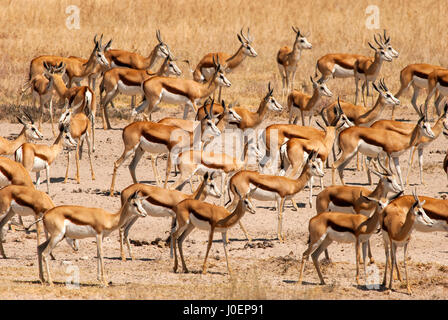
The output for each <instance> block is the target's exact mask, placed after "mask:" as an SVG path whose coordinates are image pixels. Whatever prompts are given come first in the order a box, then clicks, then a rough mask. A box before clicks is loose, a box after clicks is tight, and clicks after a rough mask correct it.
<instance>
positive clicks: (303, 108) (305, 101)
mask: <svg viewBox="0 0 448 320" xmlns="http://www.w3.org/2000/svg"><path fill="white" fill-rule="evenodd" d="M310 80H311V83H312V84H313V95H312V96H310V95H308V94H305V93H303V92H300V91H298V90H295V89H294V90H293V91H292V92H291V93H290V94H289V95H288V109H289V123H292V120H293V119H294V118H295V116H296V115H297V113H298V112H299V111H300V117H301V118H302V126H304V125H305V116H307V115H308V117H309V122H308V125H311V118H312V117H313V113H314V109H315V108H316V106H317V105H318V104H319V102H320V101H321V99H322V97H331V96H333V93H332V92H331V91H330V90H329V89H328V87H327V84H326V81H317V82H316V81H314V79H313V78H312V77H311V76H310Z"/></svg>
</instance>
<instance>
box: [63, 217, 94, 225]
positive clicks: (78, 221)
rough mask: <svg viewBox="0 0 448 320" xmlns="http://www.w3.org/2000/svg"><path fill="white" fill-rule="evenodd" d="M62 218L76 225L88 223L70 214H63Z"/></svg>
mask: <svg viewBox="0 0 448 320" xmlns="http://www.w3.org/2000/svg"><path fill="white" fill-rule="evenodd" d="M64 218H65V219H67V220H69V221H70V222H72V223H74V224H76V225H78V226H87V225H88V223H85V222H83V221H81V220H79V219H76V218H75V217H73V216H71V215H64Z"/></svg>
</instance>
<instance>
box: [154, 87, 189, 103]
mask: <svg viewBox="0 0 448 320" xmlns="http://www.w3.org/2000/svg"><path fill="white" fill-rule="evenodd" d="M160 100H161V101H163V102H166V103H172V104H186V103H191V101H190V99H188V98H187V97H186V96H184V95H181V94H175V93H171V92H169V91H167V90H165V89H162V93H161V99H160Z"/></svg>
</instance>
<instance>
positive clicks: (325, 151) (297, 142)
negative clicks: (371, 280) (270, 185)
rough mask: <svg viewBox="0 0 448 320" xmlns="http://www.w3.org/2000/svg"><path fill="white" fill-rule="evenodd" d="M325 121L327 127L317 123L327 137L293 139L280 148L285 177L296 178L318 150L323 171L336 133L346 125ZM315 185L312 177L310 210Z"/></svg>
mask: <svg viewBox="0 0 448 320" xmlns="http://www.w3.org/2000/svg"><path fill="white" fill-rule="evenodd" d="M324 121H325V124H326V126H325V127H324V126H322V125H321V124H320V123H319V122H317V124H318V126H319V127H321V128H322V129H323V130H324V132H325V136H324V137H323V138H322V139H318V138H315V139H303V138H302V139H300V138H291V139H289V140H288V141H287V142H286V143H285V144H283V145H282V146H281V147H280V154H281V159H282V170H283V171H285V175H286V176H287V177H295V176H296V174H297V173H298V172H299V169H300V168H302V166H303V164H304V162H305V161H306V160H307V159H308V158H309V155H310V154H311V152H313V150H316V161H317V163H318V164H319V166H320V168H321V170H322V171H323V169H324V168H323V164H324V163H325V161H326V160H327V158H328V155H329V154H330V150H331V149H332V148H333V144H334V140H335V138H336V133H337V131H339V130H340V129H341V128H342V126H344V125H345V123H341V124H340V125H339V126H338V127H336V126H330V125H329V124H328V122H327V120H326V119H325V118H324ZM322 180H323V179H322V177H320V186H321V188H322V189H323V181H322ZM313 184H314V177H313V176H311V177H310V179H309V197H308V203H309V205H310V208H311V207H312V199H313ZM293 204H294V202H293ZM296 209H297V208H296Z"/></svg>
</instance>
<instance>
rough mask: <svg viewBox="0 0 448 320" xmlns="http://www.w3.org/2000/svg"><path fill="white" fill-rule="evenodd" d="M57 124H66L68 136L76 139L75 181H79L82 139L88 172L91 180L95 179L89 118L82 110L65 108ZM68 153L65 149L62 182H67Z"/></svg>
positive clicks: (69, 151)
mask: <svg viewBox="0 0 448 320" xmlns="http://www.w3.org/2000/svg"><path fill="white" fill-rule="evenodd" d="M59 124H62V125H64V126H68V127H69V130H70V136H71V137H72V138H73V139H74V140H75V141H76V150H75V159H76V177H75V179H76V183H78V184H79V183H81V179H80V177H79V159H80V158H81V156H82V146H83V144H84V141H86V142H87V153H88V155H89V163H90V172H91V176H92V180H95V173H94V172H93V165H92V157H91V152H92V150H91V138H90V137H91V133H92V123H91V122H90V120H89V118H88V117H87V116H86V115H85V114H84V112H78V113H74V112H73V111H72V110H71V109H67V110H65V111H64V112H63V113H62V115H61V118H60V119H59ZM70 155H71V150H67V169H66V171H65V179H64V183H67V179H68V170H69V166H70Z"/></svg>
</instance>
